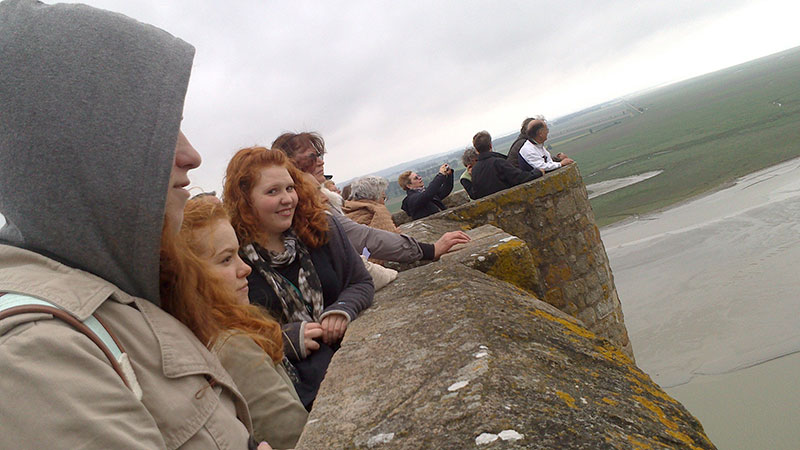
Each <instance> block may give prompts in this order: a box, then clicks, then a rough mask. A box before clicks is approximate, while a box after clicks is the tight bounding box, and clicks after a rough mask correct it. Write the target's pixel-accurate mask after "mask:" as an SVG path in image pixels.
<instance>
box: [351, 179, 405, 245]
mask: <svg viewBox="0 0 800 450" xmlns="http://www.w3.org/2000/svg"><path fill="white" fill-rule="evenodd" d="M388 186H389V182H388V181H386V179H384V178H382V177H378V176H375V175H367V176H365V177H361V178H359V179H357V180H355V181H353V182H352V183H351V184H350V200H347V201H345V202H344V206H343V207H342V211H344V214H345V215H346V216H347V217H349V218H350V219H351V220H352V221H354V222H358V223H360V224H364V225H366V226H368V227H372V228H377V229H380V230H386V231H392V232H395V233H398V231H397V227H396V226H395V224H394V222H393V221H392V214H391V213H390V212H389V210H388V209H387V208H386V205H385V204H384V201H385V200H386V188H387V187H388Z"/></svg>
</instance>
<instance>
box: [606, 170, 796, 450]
mask: <svg viewBox="0 0 800 450" xmlns="http://www.w3.org/2000/svg"><path fill="white" fill-rule="evenodd" d="M799 219H800V159H796V160H792V161H789V162H787V163H783V164H780V165H778V166H774V167H771V168H769V169H765V170H762V171H760V172H758V173H754V174H751V175H749V176H747V177H744V178H742V179H740V180H738V181H737V182H736V183H735V184H734V185H733V186H731V187H729V188H726V189H723V190H720V191H717V192H714V193H712V194H709V195H707V196H704V197H701V198H698V199H696V200H693V201H690V202H688V203H685V204H682V205H680V206H678V207H675V208H673V209H670V210H666V211H663V212H659V213H655V214H652V215H648V216H642V217H640V218H639V219H638V220H636V221H632V222H628V223H625V224H620V225H616V226H612V227H609V228H607V229H604V230H602V232H601V233H602V236H603V241H604V243H605V246H606V250H607V251H608V255H609V258H610V260H611V268H612V270H613V272H614V278H615V282H616V286H617V290H618V293H619V297H620V299H621V301H622V306H623V311H624V313H625V322H626V325H627V327H628V332H629V334H630V337H631V341H632V342H633V349H634V353H635V354H636V361H637V363H638V364H639V366H640V367H641V368H642V369H643V370H645V371H646V372H647V373H649V374H650V375H651V376H652V377H653V379H654V380H655V381H656V382H657V383H659V384H660V385H662V386H664V387H673V386H678V385H681V384H684V383H689V384H688V385H685V386H681V387H679V388H675V389H672V390H670V392H674V393H675V395H676V396H677V397H678V398H679V399H680V400H682V401H685V402H686V406H687V407H688V408H689V410H690V411H692V412H693V413H695V414H696V415H697V416H698V418H699V419H700V420H701V422H703V423H704V425H705V427H706V430H707V431H708V432H709V435H710V436H711V437H712V440H714V439H713V438H714V437H715V436H718V437H723V436H736V435H737V433H738V432H739V431H741V426H740V425H737V423H738V420H739V418H740V417H748V415H750V414H751V413H753V411H756V410H755V409H754V408H751V407H750V406H749V405H748V404H747V402H745V401H744V400H743V399H744V397H743V396H744V395H746V393H748V392H760V391H764V392H768V390H773V392H774V393H775V396H776V401H775V402H771V403H769V405H768V407H766V411H762V412H761V413H759V414H758V418H759V421H758V422H753V423H752V424H751V425H750V428H749V430H748V432H750V433H753V436H755V437H754V439H757V438H759V437H760V438H761V439H767V438H768V437H769V436H779V437H780V436H782V433H785V432H786V429H787V428H786V427H785V426H781V424H782V421H783V420H785V418H786V417H789V416H791V417H793V420H794V428H797V429H800V414H798V407H797V405H798V404H800V401H798V398H797V396H798V390H799V389H800V387H799V386H800V381H798V380H800V371H798V366H799V365H800V363H798V362H797V357H796V356H792V357H789V359H785V358H784V359H783V360H785V361H792V362H793V364H794V365H788V366H787V364H788V363H781V362H780V361H782V360H775V358H779V357H781V356H784V355H788V354H792V353H795V352H798V351H800V220H799ZM771 360H774V361H771ZM765 361H770V362H768V363H766V364H763V365H762V366H758V367H753V368H752V369H748V370H747V371H740V370H741V369H744V368H747V367H751V366H755V365H757V364H759V363H762V362H765ZM756 370H757V371H758V372H753V371H756ZM737 371H740V372H737ZM761 372H764V373H766V375H763V376H748V375H749V374H751V373H761ZM722 374H729V375H722ZM703 375H719V376H716V377H708V376H703ZM709 380H712V381H713V382H712V381H709ZM780 392H784V393H785V394H786V395H785V396H781V395H779V393H780ZM684 393H686V394H684ZM690 398H691V400H688V399H690ZM696 405H702V407H701V406H696ZM695 408H697V409H696V410H695ZM702 408H705V409H702ZM706 411H711V413H706ZM720 427H721V428H720ZM794 432H795V434H792V436H797V434H796V433H797V430H794ZM726 442H727V441H726ZM733 442H736V440H735V439H734V441H733ZM776 442H777V441H776ZM795 444H796V445H794V446H792V447H780V448H800V440H798V441H796V442H795ZM720 448H723V449H724V448H779V447H773V446H771V445H766V446H761V445H759V446H756V447H748V446H743V447H728V446H725V445H722V444H721V443H720Z"/></svg>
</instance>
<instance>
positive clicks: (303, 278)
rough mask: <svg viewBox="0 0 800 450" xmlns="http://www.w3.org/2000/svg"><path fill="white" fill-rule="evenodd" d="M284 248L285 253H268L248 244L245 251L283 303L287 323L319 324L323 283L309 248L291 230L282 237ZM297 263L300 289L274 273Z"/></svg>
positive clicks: (261, 248) (259, 247)
mask: <svg viewBox="0 0 800 450" xmlns="http://www.w3.org/2000/svg"><path fill="white" fill-rule="evenodd" d="M283 245H284V247H286V250H285V251H284V252H282V253H276V252H273V251H270V250H267V249H265V248H263V247H261V246H260V245H258V244H256V243H252V244H247V245H245V246H244V248H243V249H242V250H243V251H244V254H245V257H247V259H248V260H249V262H250V263H252V265H253V266H255V268H256V270H258V273H259V274H260V275H261V276H262V277H264V279H265V280H267V283H269V285H270V286H271V287H272V290H273V291H274V292H275V294H276V295H277V297H278V298H279V299H280V301H281V307H282V308H283V318H284V320H285V321H286V322H287V323H288V322H300V321H306V322H319V316H320V315H321V314H322V308H323V298H322V283H320V281H319V277H318V276H317V271H316V270H315V269H314V264H313V263H312V262H311V256H310V255H309V254H308V248H306V246H305V244H303V242H302V241H300V240H299V239H298V238H297V236H296V235H295V234H294V232H293V231H292V230H288V231H286V232H284V233H283ZM295 259H298V260H299V262H300V270H299V272H298V275H297V284H298V285H297V286H295V284H294V283H292V282H291V281H289V280H288V279H287V278H286V277H284V276H283V275H281V274H280V273H279V272H278V271H277V270H275V269H276V268H282V267H287V266H289V265H290V264H292V262H294V260H295Z"/></svg>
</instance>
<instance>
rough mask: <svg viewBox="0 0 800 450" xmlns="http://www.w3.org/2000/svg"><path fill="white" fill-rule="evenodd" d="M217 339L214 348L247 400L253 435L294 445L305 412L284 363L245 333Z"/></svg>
mask: <svg viewBox="0 0 800 450" xmlns="http://www.w3.org/2000/svg"><path fill="white" fill-rule="evenodd" d="M220 342H221V344H220V345H216V346H215V347H214V350H213V351H214V353H215V354H216V355H217V356H218V357H219V360H220V362H222V366H223V367H225V369H226V370H227V371H228V373H230V374H231V377H233V381H235V382H236V385H237V386H238V387H239V390H240V391H241V393H242V395H244V398H245V399H246V400H247V407H248V409H249V410H250V416H251V417H252V418H253V436H255V438H256V440H258V441H267V442H268V443H269V445H270V446H272V448H274V449H281V448H294V446H295V444H297V440H298V439H300V434H301V433H302V432H303V427H305V425H306V418H307V417H308V412H307V411H306V408H305V407H304V406H303V403H301V402H300V397H298V396H297V392H296V391H295V389H294V385H293V384H292V381H291V380H290V379H289V376H288V375H287V374H286V371H285V370H284V369H283V366H282V365H281V364H275V363H274V362H273V361H272V359H271V358H270V357H269V355H267V354H266V353H265V352H264V350H262V349H261V347H259V346H258V345H257V344H256V343H255V341H253V340H252V339H250V338H249V337H247V336H244V335H241V334H239V335H233V336H231V337H229V338H227V339H224V338H223V339H222V340H220Z"/></svg>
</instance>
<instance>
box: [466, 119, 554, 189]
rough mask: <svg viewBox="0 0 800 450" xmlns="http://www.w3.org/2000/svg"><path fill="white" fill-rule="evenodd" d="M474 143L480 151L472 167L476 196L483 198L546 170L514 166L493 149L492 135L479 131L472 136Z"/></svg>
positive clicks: (534, 177)
mask: <svg viewBox="0 0 800 450" xmlns="http://www.w3.org/2000/svg"><path fill="white" fill-rule="evenodd" d="M472 145H473V146H474V147H475V150H477V152H478V160H477V161H476V162H475V165H474V166H473V167H472V192H473V194H474V195H475V198H483V197H486V196H487V195H491V194H494V193H495V192H499V191H502V190H504V189H508V188H510V187H513V186H516V185H518V184H522V183H525V182H528V181H531V180H535V179H536V178H539V177H541V176H542V175H544V171H541V170H533V171H529V172H526V171H522V170H520V169H517V168H516V167H514V166H512V165H511V164H510V163H509V162H508V161H507V160H506V158H505V157H504V156H503V155H501V154H500V153H495V152H493V151H492V136H491V135H489V133H488V132H486V131H479V132H477V133H475V136H473V137H472Z"/></svg>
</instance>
